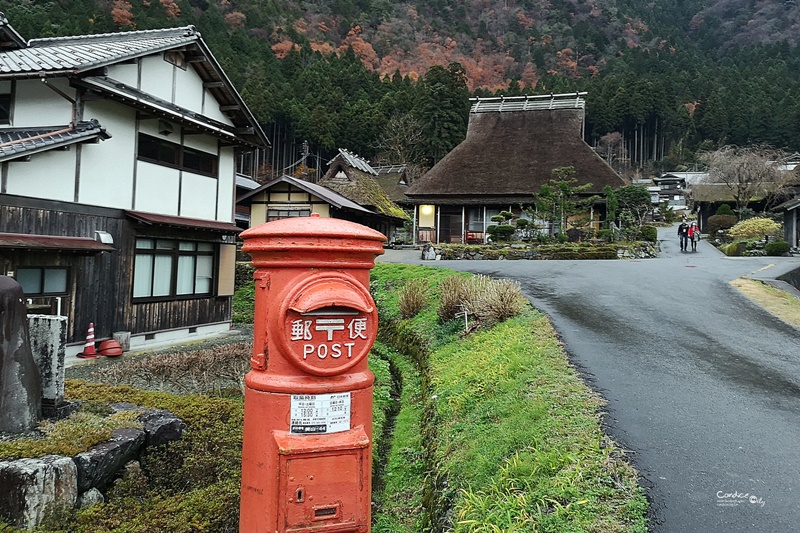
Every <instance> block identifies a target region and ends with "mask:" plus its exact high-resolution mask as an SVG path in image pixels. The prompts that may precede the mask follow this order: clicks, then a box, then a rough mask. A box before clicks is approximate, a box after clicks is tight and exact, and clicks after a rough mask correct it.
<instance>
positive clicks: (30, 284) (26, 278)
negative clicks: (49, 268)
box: [17, 268, 42, 294]
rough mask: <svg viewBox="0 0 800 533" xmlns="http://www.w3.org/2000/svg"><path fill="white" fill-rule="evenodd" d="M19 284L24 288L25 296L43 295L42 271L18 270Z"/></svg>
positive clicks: (34, 269) (37, 269) (36, 269)
mask: <svg viewBox="0 0 800 533" xmlns="http://www.w3.org/2000/svg"><path fill="white" fill-rule="evenodd" d="M17 283H19V284H20V285H21V286H22V292H24V293H25V294H41V293H42V269H41V268H20V269H19V270H17Z"/></svg>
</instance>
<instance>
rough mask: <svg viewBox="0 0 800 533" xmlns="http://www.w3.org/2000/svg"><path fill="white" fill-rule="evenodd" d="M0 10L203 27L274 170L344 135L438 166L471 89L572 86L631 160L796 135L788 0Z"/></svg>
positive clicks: (621, 158)
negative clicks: (256, 123)
mask: <svg viewBox="0 0 800 533" xmlns="http://www.w3.org/2000/svg"><path fill="white" fill-rule="evenodd" d="M0 10H2V11H4V12H5V13H6V15H7V17H8V18H9V20H10V21H11V23H12V24H13V25H14V26H15V28H16V29H17V30H18V31H20V33H22V34H23V36H25V37H26V38H32V37H40V36H49V35H69V34H77V33H100V32H108V31H118V30H121V29H123V30H124V29H148V28H157V27H166V26H176V25H186V24H194V25H196V26H198V28H199V29H200V31H201V32H202V33H203V36H204V38H205V39H206V40H207V41H208V43H209V45H210V46H211V48H212V50H213V51H214V53H215V55H216V56H217V58H218V59H219V60H220V62H221V63H222V65H223V67H224V68H225V69H226V71H227V72H228V74H229V76H231V78H232V80H233V81H234V83H235V84H236V85H237V87H238V88H239V89H240V90H241V91H242V93H243V95H244V97H245V99H246V100H247V102H248V103H249V104H250V105H251V107H252V109H253V111H254V112H255V113H256V115H257V116H258V117H259V119H260V120H261V121H263V122H264V124H265V125H266V129H267V132H268V135H270V136H271V138H272V139H273V144H274V147H275V149H274V150H273V151H272V152H270V153H269V154H268V155H267V159H266V160H265V161H264V166H265V170H269V171H270V173H280V172H282V171H283V170H284V169H286V168H287V167H289V166H290V164H291V163H293V162H296V161H297V160H298V158H299V157H300V152H301V146H302V142H303V141H304V140H307V141H308V142H309V146H310V148H311V152H312V154H315V155H316V156H317V157H316V158H314V157H310V158H307V161H308V162H311V161H321V162H323V163H324V162H326V161H327V158H329V157H331V156H332V155H333V154H334V153H335V150H336V148H339V147H343V148H348V149H351V150H354V151H356V152H358V153H360V154H362V155H364V156H366V157H370V158H375V157H383V158H385V159H389V160H392V162H418V163H422V164H423V165H424V164H428V165H430V164H431V163H433V162H435V161H436V160H438V159H439V158H440V157H442V156H443V155H444V154H445V153H447V151H449V149H450V148H451V147H452V146H454V145H455V144H456V143H458V142H459V141H460V140H461V138H462V137H463V135H464V132H465V128H466V114H467V111H468V102H467V98H468V97H469V96H470V95H481V96H486V95H493V94H506V95H516V94H535V93H550V92H568V91H576V90H586V91H588V92H589V94H588V98H587V129H586V136H587V141H589V142H590V143H592V144H595V145H596V146H597V147H598V150H599V151H600V152H601V153H602V154H603V155H604V156H606V157H607V158H608V159H609V160H610V161H612V162H614V163H615V164H616V165H617V166H618V167H619V168H621V169H628V170H631V171H657V170H659V169H662V168H670V169H673V168H676V167H677V166H678V165H682V164H685V165H689V164H692V162H693V157H694V153H695V152H696V151H697V150H698V149H701V148H713V147H716V146H719V145H721V144H726V143H734V144H750V143H769V144H771V145H773V146H776V147H780V148H786V149H789V150H792V151H798V150H800V48H798V46H797V44H798V39H800V7H798V4H797V2H796V1H795V0H784V1H778V0H659V1H652V2H642V1H637V0H516V1H515V0H417V1H408V2H390V1H389V0H307V1H298V0H50V1H41V0H11V1H9V0H0ZM398 125H402V126H401V127H398ZM403 129H406V130H409V129H411V130H414V129H416V130H420V131H421V132H422V133H423V135H422V136H421V139H422V140H421V141H420V142H419V143H416V141H414V140H413V139H414V136H410V135H405V136H403V135H398V134H397V133H396V132H398V131H401V132H402V130H403ZM387 132H395V133H393V134H392V135H389V134H388V133H387ZM406 133H408V132H406ZM403 143H405V144H406V145H407V144H409V143H412V144H413V143H416V144H415V146H412V147H410V149H406V150H399V151H398V150H397V146H396V145H397V144H403ZM407 148H409V147H407ZM390 154H395V155H390ZM397 154H404V155H401V156H398V155H397ZM398 157H400V158H403V159H407V161H396V159H397V158H398ZM313 164H314V165H316V166H319V165H318V164H317V163H313ZM289 170H290V171H291V170H292V168H289Z"/></svg>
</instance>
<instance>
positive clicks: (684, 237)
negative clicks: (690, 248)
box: [678, 220, 689, 252]
mask: <svg viewBox="0 0 800 533" xmlns="http://www.w3.org/2000/svg"><path fill="white" fill-rule="evenodd" d="M678 237H679V238H680V242H681V252H685V251H686V248H687V245H688V243H689V224H687V223H686V221H685V220H684V221H683V222H681V225H680V226H678Z"/></svg>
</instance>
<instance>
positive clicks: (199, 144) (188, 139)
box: [183, 134, 218, 155]
mask: <svg viewBox="0 0 800 533" xmlns="http://www.w3.org/2000/svg"><path fill="white" fill-rule="evenodd" d="M183 144H184V145H185V146H188V147H189V148H194V149H195V150H202V151H203V152H208V153H209V154H214V155H217V144H218V143H217V138H216V137H212V136H211V135H205V134H198V135H194V134H193V135H184V136H183Z"/></svg>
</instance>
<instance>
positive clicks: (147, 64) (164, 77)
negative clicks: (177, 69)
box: [140, 54, 174, 102]
mask: <svg viewBox="0 0 800 533" xmlns="http://www.w3.org/2000/svg"><path fill="white" fill-rule="evenodd" d="M141 61H142V86H141V87H140V88H141V90H143V91H145V92H147V93H150V94H152V95H153V96H156V97H158V98H161V99H162V100H166V101H167V102H171V101H172V84H173V79H174V78H173V72H172V71H173V70H174V67H173V65H172V63H167V62H166V61H164V54H156V55H153V56H147V57H145V58H142V60H141Z"/></svg>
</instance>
